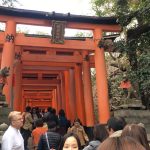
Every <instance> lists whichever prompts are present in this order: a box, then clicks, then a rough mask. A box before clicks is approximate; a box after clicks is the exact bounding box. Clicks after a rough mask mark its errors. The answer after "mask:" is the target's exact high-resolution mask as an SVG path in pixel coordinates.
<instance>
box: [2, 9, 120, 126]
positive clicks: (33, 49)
mask: <svg viewBox="0 0 150 150" xmlns="http://www.w3.org/2000/svg"><path fill="white" fill-rule="evenodd" d="M53 20H56V21H65V27H66V28H71V29H83V30H92V31H93V38H85V39H84V40H83V39H82V40H79V39H64V43H58V44H56V43H52V42H50V38H49V37H37V36H27V35H25V34H21V33H16V25H17V24H28V25H38V26H49V27H51V26H52V22H53ZM0 22H4V23H6V28H5V31H4V32H0V48H1V49H2V52H1V57H0V58H1V68H3V67H5V66H7V67H10V76H9V77H8V84H7V85H6V86H5V87H4V94H5V95H6V98H7V102H8V103H9V104H10V105H13V108H14V109H15V110H21V111H23V110H24V107H25V106H26V105H30V106H41V107H47V106H52V107H54V108H56V110H57V111H59V109H61V108H63V109H64V110H65V111H66V114H67V117H68V118H69V119H70V120H71V121H73V120H74V118H75V117H79V118H80V119H81V121H82V122H83V124H84V125H86V126H89V127H90V126H93V125H94V110H93V99H92V86H91V77H90V68H91V67H95V69H96V85H97V93H98V110H99V111H98V115H99V122H100V123H106V122H107V120H108V118H109V117H110V110H109V100H108V86H107V72H106V66H105V58H104V49H103V48H99V47H98V46H97V45H98V42H99V40H101V39H102V35H103V32H118V31H120V26H119V25H118V24H117V23H116V18H113V17H90V16H78V15H70V14H67V15H65V14H57V13H52V14H51V13H47V12H40V11H31V10H21V9H15V8H6V7H0ZM91 54H94V55H91ZM14 78H15V79H14ZM13 82H14V83H13ZM31 93H32V96H31ZM35 93H40V94H39V95H38V94H35ZM42 93H45V95H44V94H43V95H42ZM12 94H13V95H14V96H13V97H12ZM12 102H13V104H12Z"/></svg>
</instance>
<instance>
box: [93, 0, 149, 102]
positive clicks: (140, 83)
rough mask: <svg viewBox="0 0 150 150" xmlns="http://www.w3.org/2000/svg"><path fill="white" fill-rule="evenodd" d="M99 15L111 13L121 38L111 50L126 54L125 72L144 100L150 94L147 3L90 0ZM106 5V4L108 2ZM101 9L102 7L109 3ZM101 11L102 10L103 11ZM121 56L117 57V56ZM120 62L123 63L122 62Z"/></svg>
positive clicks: (128, 0) (145, 100)
mask: <svg viewBox="0 0 150 150" xmlns="http://www.w3.org/2000/svg"><path fill="white" fill-rule="evenodd" d="M92 3H93V7H94V8H95V9H94V10H95V11H96V14H98V15H99V16H110V15H111V16H112V15H113V14H114V16H116V17H117V21H118V22H119V24H120V25H121V27H122V31H121V32H122V34H123V35H124V38H123V39H121V40H119V41H117V42H115V43H114V45H115V51H117V52H119V53H120V54H121V55H120V56H122V57H127V61H128V62H129V66H127V67H126V69H125V70H126V74H128V77H129V78H130V80H131V81H132V84H133V86H134V87H135V89H136V90H137V92H138V93H139V96H140V97H141V98H142V99H143V101H144V102H145V103H149V100H148V99H149V97H150V81H149V79H150V57H149V56H150V3H149V0H114V1H113V0H111V1H109V0H92ZM108 4H109V5H108ZM110 5H111V7H108V8H109V11H107V10H108V8H107V10H105V8H106V6H110ZM104 10H105V11H104ZM120 58H121V57H120ZM124 63H127V62H126V61H125V62H124Z"/></svg>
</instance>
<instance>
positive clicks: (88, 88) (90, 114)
mask: <svg viewBox="0 0 150 150" xmlns="http://www.w3.org/2000/svg"><path fill="white" fill-rule="evenodd" d="M83 86H84V104H85V116H86V117H85V118H86V126H88V127H92V126H93V125H94V105H93V96H92V84H91V71H90V63H89V60H88V52H86V51H84V52H83Z"/></svg>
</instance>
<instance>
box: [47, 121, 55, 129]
mask: <svg viewBox="0 0 150 150" xmlns="http://www.w3.org/2000/svg"><path fill="white" fill-rule="evenodd" d="M47 126H48V129H54V128H56V122H55V121H48V122H47Z"/></svg>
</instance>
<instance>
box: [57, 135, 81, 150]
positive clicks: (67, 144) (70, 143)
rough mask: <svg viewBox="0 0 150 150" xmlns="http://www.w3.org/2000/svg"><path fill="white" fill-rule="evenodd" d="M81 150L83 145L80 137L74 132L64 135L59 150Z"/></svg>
mask: <svg viewBox="0 0 150 150" xmlns="http://www.w3.org/2000/svg"><path fill="white" fill-rule="evenodd" d="M69 149H71V150H80V149H81V143H80V140H79V138H78V136H77V135H76V134H74V133H72V132H69V133H67V134H65V135H64V137H63V138H62V140H61V143H60V147H59V150H69Z"/></svg>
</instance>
